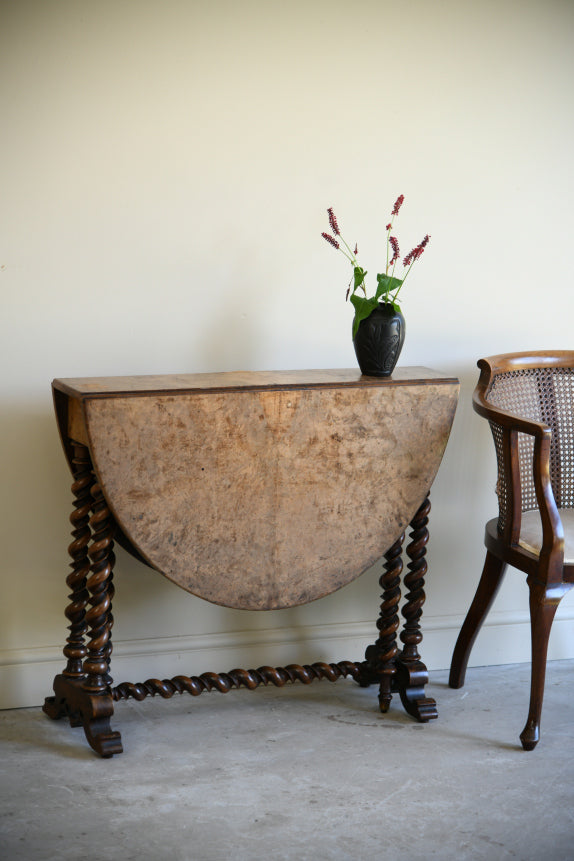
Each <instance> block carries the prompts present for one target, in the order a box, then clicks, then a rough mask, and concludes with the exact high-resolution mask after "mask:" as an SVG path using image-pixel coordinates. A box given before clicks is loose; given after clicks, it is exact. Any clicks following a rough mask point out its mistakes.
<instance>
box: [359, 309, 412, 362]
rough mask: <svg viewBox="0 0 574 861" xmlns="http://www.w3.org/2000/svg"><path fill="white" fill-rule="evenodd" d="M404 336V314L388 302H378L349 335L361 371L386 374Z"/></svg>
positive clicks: (396, 358)
mask: <svg viewBox="0 0 574 861" xmlns="http://www.w3.org/2000/svg"><path fill="white" fill-rule="evenodd" d="M404 340H405V318H404V317H403V315H402V314H401V312H400V311H395V309H394V308H393V306H392V305H385V304H380V305H379V307H378V308H375V310H374V311H371V313H370V314H369V316H368V317H366V318H365V319H364V320H361V322H360V323H359V328H358V330H357V334H356V335H355V337H354V338H353V344H354V347H355V355H356V356H357V361H358V363H359V368H360V369H361V373H363V374H365V375H366V376H369V377H390V375H391V374H392V373H393V370H394V367H395V365H396V364H397V361H398V358H399V355H400V352H401V350H402V347H403V342H404Z"/></svg>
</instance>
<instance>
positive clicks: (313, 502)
mask: <svg viewBox="0 0 574 861" xmlns="http://www.w3.org/2000/svg"><path fill="white" fill-rule="evenodd" d="M306 373H307V376H305V374H306ZM142 381H143V382H142ZM54 386H55V389H56V390H58V391H59V392H62V393H65V395H66V396H67V397H68V398H71V401H69V409H67V410H66V415H67V426H68V430H67V431H66V433H68V434H69V435H70V436H75V437H76V438H77V437H79V436H80V437H81V436H82V435H83V434H85V437H86V441H87V443H88V444H89V448H90V451H91V454H92V459H93V463H94V467H95V471H96V477H97V480H98V482H99V484H100V486H101V488H102V490H103V493H104V495H105V498H106V500H107V502H108V505H109V506H110V509H111V511H112V513H113V515H114V517H115V519H116V521H117V523H118V525H119V527H120V529H121V530H122V532H123V533H124V534H125V536H126V537H127V538H128V540H129V542H131V544H132V545H133V546H134V548H135V549H136V551H137V552H138V553H139V554H140V555H141V556H142V557H143V558H144V559H145V560H146V561H147V562H148V563H149V564H150V565H151V566H152V567H154V568H156V569H157V570H158V571H160V572H161V573H163V574H165V576H166V577H168V578H169V579H170V580H172V581H174V582H175V583H177V584H178V585H179V586H181V587H183V588H184V589H186V590H188V591H189V592H192V593H193V594H195V595H199V596H200V597H202V598H205V599H207V600H209V601H212V602H215V603H217V604H223V605H226V606H229V607H236V608H244V609H261V610H263V609H273V608H281V607H289V606H295V605H298V604H304V603H307V602H309V601H312V600H315V599H316V598H320V597H322V596H324V595H327V594H329V593H330V592H333V591H335V590H336V589H339V588H340V587H342V586H344V585H345V584H346V583H348V582H350V581H351V580H353V579H354V578H356V577H357V576H359V575H360V574H361V573H362V572H363V571H365V570H366V569H367V568H368V567H370V566H371V565H372V564H373V563H374V562H375V561H376V560H377V559H379V558H380V557H381V556H382V555H383V554H384V552H385V551H386V550H388V548H389V547H390V546H391V545H392V544H393V543H394V542H395V541H396V540H397V539H398V538H399V536H400V535H401V534H402V533H403V532H404V530H405V528H406V526H407V525H408V523H409V522H410V520H411V519H412V517H413V515H414V514H415V512H416V511H417V509H418V507H419V506H420V505H421V503H422V501H423V500H424V498H425V496H426V494H427V493H428V491H429V489H430V486H431V484H432V481H433V479H434V476H435V474H436V471H437V469H438V467H439V464H440V461H441V458H442V456H443V453H444V449H445V446H446V443H447V439H448V435H449V432H450V427H451V424H452V420H453V416H454V411H455V408H456V401H457V396H458V384H457V381H456V380H453V379H451V378H446V377H441V376H440V375H439V374H437V373H436V372H431V371H428V370H425V369H401V370H400V371H399V372H398V374H395V377H394V378H391V379H390V380H377V379H375V378H365V377H361V376H360V374H358V373H356V372H353V371H351V372H350V371H343V372H333V371H332V372H297V373H294V374H290V373H288V372H281V373H279V374H276V375H273V374H271V373H266V374H245V375H233V374H216V375H195V376H193V377H191V376H189V377H187V376H182V377H168V378H160V377H150V378H111V379H107V380H60V381H55V383H54ZM62 415H63V412H62V410H60V418H61V417H62ZM79 441H81V442H82V441H84V440H79Z"/></svg>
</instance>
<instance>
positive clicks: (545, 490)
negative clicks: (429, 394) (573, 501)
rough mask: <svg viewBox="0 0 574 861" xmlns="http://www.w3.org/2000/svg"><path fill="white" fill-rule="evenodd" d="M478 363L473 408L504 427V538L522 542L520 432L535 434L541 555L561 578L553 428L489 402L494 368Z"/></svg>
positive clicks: (561, 546)
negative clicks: (552, 465)
mask: <svg viewBox="0 0 574 861" xmlns="http://www.w3.org/2000/svg"><path fill="white" fill-rule="evenodd" d="M478 365H479V367H480V368H481V375H480V379H479V381H478V384H477V386H476V388H475V390H474V393H473V409H474V410H475V412H477V413H478V414H479V415H481V416H483V417H484V418H486V419H487V420H488V421H489V422H493V423H494V424H496V425H498V426H499V427H500V428H501V429H502V446H501V447H500V449H499V450H497V453H498V456H499V458H500V457H501V458H502V464H500V463H499V469H501V470H502V472H503V475H504V481H505V487H506V490H507V499H508V502H509V505H508V512H507V514H508V517H507V522H506V523H505V528H504V531H503V538H504V540H505V541H506V542H507V543H508V544H509V545H516V544H518V541H519V539H520V529H521V515H522V490H521V479H520V462H519V454H518V434H519V433H522V434H527V435H529V436H532V437H533V438H534V454H533V462H532V470H533V480H534V487H535V491H536V501H537V503H538V509H539V513H540V519H541V522H542V549H541V551H540V558H541V561H542V560H543V559H544V562H545V564H546V565H547V566H548V569H549V579H554V576H555V577H556V578H557V579H558V580H560V579H561V576H562V566H563V562H564V529H563V526H562V521H561V519H560V515H559V513H558V508H557V506H556V501H555V499H554V492H553V490H552V482H551V479H550V446H551V441H552V429H551V428H550V427H549V426H548V425H546V424H544V423H543V422H537V421H534V420H532V419H526V418H523V417H522V416H518V415H515V414H513V413H511V412H508V411H507V410H503V409H500V408H499V407H497V406H495V405H493V404H491V403H489V402H488V401H487V400H486V393H487V391H488V390H489V388H490V382H491V379H492V368H491V366H490V365H489V363H488V362H487V361H486V360H481V361H480V362H479V363H478ZM558 572H559V573H558Z"/></svg>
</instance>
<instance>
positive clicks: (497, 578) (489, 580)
mask: <svg viewBox="0 0 574 861" xmlns="http://www.w3.org/2000/svg"><path fill="white" fill-rule="evenodd" d="M505 572H506V562H504V561H503V560H502V559H499V558H498V557H497V556H494V554H493V553H491V552H490V550H488V551H487V553H486V559H485V561H484V568H483V569H482V576H481V578H480V582H479V584H478V588H477V590H476V594H475V596H474V599H473V601H472V604H471V605H470V609H469V611H468V613H467V615H466V619H465V620H464V623H463V626H462V628H461V629H460V633H459V635H458V639H457V641H456V646H455V647H454V652H453V656H452V663H451V666H450V676H449V680H448V683H449V685H450V687H451V688H461V687H462V686H463V685H464V677H465V675H466V667H467V664H468V659H469V657H470V653H471V650H472V647H473V645H474V641H475V640H476V637H477V634H478V632H479V631H480V628H481V626H482V623H483V622H484V620H485V619H486V616H487V615H488V611H489V610H490V608H491V606H492V602H493V601H494V599H495V597H496V593H497V592H498V590H499V588H500V584H501V583H502V580H503V577H504V574H505Z"/></svg>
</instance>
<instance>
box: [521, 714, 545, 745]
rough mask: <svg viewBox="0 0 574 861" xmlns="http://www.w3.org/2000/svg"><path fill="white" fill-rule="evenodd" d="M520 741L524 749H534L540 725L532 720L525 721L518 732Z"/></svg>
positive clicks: (538, 739) (538, 736)
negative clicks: (524, 724) (522, 727)
mask: <svg viewBox="0 0 574 861" xmlns="http://www.w3.org/2000/svg"><path fill="white" fill-rule="evenodd" d="M520 741H521V742H522V747H523V748H524V750H534V748H535V747H536V745H537V744H538V742H539V741H540V725H539V724H538V723H535V722H534V721H530V720H529V721H527V722H526V726H525V727H524V729H523V730H522V732H521V733H520Z"/></svg>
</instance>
